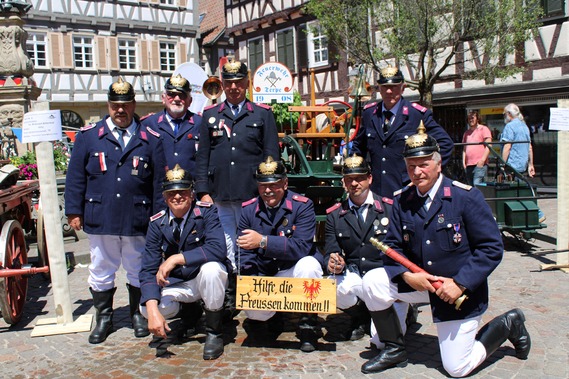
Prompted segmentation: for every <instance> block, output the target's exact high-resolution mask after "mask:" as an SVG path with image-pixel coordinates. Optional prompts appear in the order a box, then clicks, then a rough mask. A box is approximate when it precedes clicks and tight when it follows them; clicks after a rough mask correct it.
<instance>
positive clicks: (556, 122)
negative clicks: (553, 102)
mask: <svg viewBox="0 0 569 379" xmlns="http://www.w3.org/2000/svg"><path fill="white" fill-rule="evenodd" d="M549 110H550V118H549V130H569V108H549Z"/></svg>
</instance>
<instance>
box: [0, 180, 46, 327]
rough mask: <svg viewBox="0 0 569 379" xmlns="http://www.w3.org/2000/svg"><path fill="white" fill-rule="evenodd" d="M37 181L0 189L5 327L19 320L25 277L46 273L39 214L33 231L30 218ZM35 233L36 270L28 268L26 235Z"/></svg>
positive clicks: (0, 289) (0, 307)
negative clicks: (36, 249)
mask: <svg viewBox="0 0 569 379" xmlns="http://www.w3.org/2000/svg"><path fill="white" fill-rule="evenodd" d="M38 193H39V181H37V180H24V181H19V182H17V183H16V184H14V185H12V186H9V187H7V188H4V189H0V228H1V229H0V311H1V312H2V317H3V318H4V321H6V323H8V324H15V323H17V322H18V321H19V320H20V318H21V317H22V313H23V309H24V303H25V301H26V293H27V290H28V277H29V276H30V275H33V274H36V273H40V272H41V273H47V272H48V271H49V267H48V259H47V248H46V244H45V233H44V228H43V225H42V224H43V223H42V221H43V219H42V217H41V214H40V215H39V216H38V223H37V228H36V225H35V222H34V219H33V217H32V199H33V198H34V197H35V196H36V195H37V194H38ZM34 230H37V239H38V262H39V263H38V266H40V267H37V268H36V267H32V266H31V265H30V264H28V250H27V246H26V238H25V237H26V234H25V233H26V232H33V231H34Z"/></svg>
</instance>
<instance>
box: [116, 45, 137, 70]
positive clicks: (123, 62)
mask: <svg viewBox="0 0 569 379" xmlns="http://www.w3.org/2000/svg"><path fill="white" fill-rule="evenodd" d="M119 65H120V68H121V70H136V42H135V41H133V40H128V39H120V40H119Z"/></svg>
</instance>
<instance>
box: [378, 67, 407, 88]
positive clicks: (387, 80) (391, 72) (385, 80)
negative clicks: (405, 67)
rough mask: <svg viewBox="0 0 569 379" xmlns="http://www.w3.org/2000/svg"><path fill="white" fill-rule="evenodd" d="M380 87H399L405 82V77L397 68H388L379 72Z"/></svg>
mask: <svg viewBox="0 0 569 379" xmlns="http://www.w3.org/2000/svg"><path fill="white" fill-rule="evenodd" d="M377 82H378V83H379V85H397V84H400V83H403V82H405V77H404V76H403V73H402V72H401V70H399V69H398V68H397V67H393V66H391V65H390V66H387V67H384V68H382V69H381V70H380V71H379V80H378V81H377Z"/></svg>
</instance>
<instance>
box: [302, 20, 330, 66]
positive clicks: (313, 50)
mask: <svg viewBox="0 0 569 379" xmlns="http://www.w3.org/2000/svg"><path fill="white" fill-rule="evenodd" d="M307 45H308V67H318V66H324V65H327V64H328V37H326V36H325V35H324V34H323V31H322V29H321V28H320V25H319V24H318V23H311V24H309V25H308V44H307Z"/></svg>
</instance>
